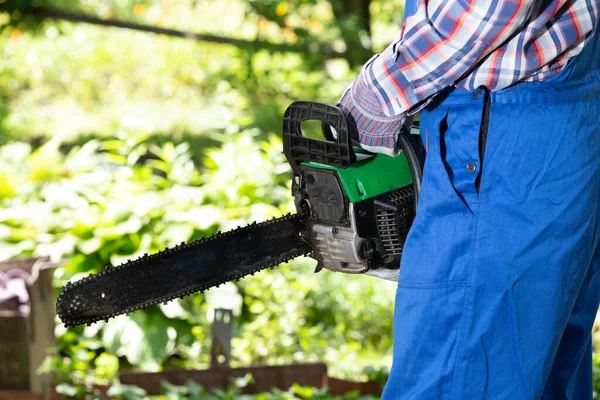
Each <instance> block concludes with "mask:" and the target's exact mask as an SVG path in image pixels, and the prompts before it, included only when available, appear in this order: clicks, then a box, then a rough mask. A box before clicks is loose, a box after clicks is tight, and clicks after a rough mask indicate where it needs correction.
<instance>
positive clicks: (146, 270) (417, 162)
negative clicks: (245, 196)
mask: <svg viewBox="0 0 600 400" xmlns="http://www.w3.org/2000/svg"><path fill="white" fill-rule="evenodd" d="M309 120H316V121H320V122H321V129H322V133H323V136H324V140H323V139H315V138H312V137H307V136H306V135H305V134H304V133H303V132H302V129H301V125H302V123H303V122H305V121H309ZM350 133H351V132H350V131H349V127H348V124H347V121H346V118H345V116H344V114H343V113H342V111H341V110H339V109H338V108H336V107H332V106H328V105H325V104H320V103H313V102H295V103H293V104H291V105H290V106H289V107H288V109H287V110H286V112H285V114H284V119H283V150H284V153H285V156H286V158H287V160H288V162H289V164H290V165H291V167H292V172H293V177H292V179H293V181H292V194H293V196H294V202H295V205H296V209H297V210H298V213H297V214H288V215H286V216H283V217H280V218H275V219H273V220H270V221H266V222H262V223H253V224H250V225H248V226H245V227H241V228H238V229H235V230H232V231H230V232H225V233H217V234H215V235H213V236H210V237H208V238H204V239H201V240H198V241H195V242H191V243H187V244H185V243H182V244H181V245H179V246H176V247H173V248H169V249H166V250H163V251H161V252H159V253H156V254H152V255H145V256H144V257H141V258H139V259H137V260H134V261H130V262H128V263H126V264H123V265H120V266H117V267H113V268H107V269H105V270H104V271H101V272H99V273H96V274H92V275H90V276H88V277H86V278H83V279H81V280H79V281H77V282H74V283H68V284H67V285H66V286H65V287H64V288H63V289H62V291H61V293H60V295H59V297H58V301H57V305H56V308H57V314H58V316H59V317H60V319H61V320H62V321H63V322H64V323H65V325H67V326H73V325H79V324H91V323H93V322H96V321H100V320H105V319H108V318H112V317H114V316H117V315H120V314H128V313H131V312H134V311H136V310H140V309H145V308H147V307H150V306H152V305H155V304H159V303H163V302H168V301H171V300H173V299H176V298H178V297H184V296H187V295H190V294H192V293H195V292H201V291H204V290H206V289H209V288H211V287H215V286H219V285H220V284H223V283H225V282H228V281H232V280H238V279H240V278H243V277H244V276H246V275H249V274H254V273H255V272H258V271H260V270H263V269H265V268H269V267H274V266H276V265H278V264H280V263H282V262H287V261H289V260H291V259H293V258H296V257H299V256H305V255H308V256H310V257H312V258H314V259H316V260H317V269H316V272H318V271H319V270H321V269H322V268H324V267H326V268H328V269H330V270H333V271H343V272H347V273H364V272H366V271H368V270H373V269H378V268H385V269H397V268H399V263H400V257H401V255H402V248H403V246H404V240H405V239H406V236H407V234H408V230H409V228H410V226H411V224H412V221H413V219H414V215H415V207H416V202H417V196H418V193H419V189H420V181H421V176H422V165H423V160H424V153H423V152H422V148H421V146H420V140H419V139H418V136H417V135H411V134H409V132H407V131H404V132H402V133H401V134H400V136H399V143H400V148H401V150H402V153H401V154H400V155H398V156H396V157H390V156H387V155H384V154H370V153H367V152H364V151H362V150H361V149H360V148H358V147H354V146H353V145H352V142H351V135H350Z"/></svg>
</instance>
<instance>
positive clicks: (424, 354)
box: [383, 282, 466, 400]
mask: <svg viewBox="0 0 600 400" xmlns="http://www.w3.org/2000/svg"><path fill="white" fill-rule="evenodd" d="M465 293H466V283H460V282H458V283H446V284H435V283H432V284H409V283H400V284H399V286H398V291H397V292H396V309H395V314H396V315H395V317H394V357H395V362H399V363H401V365H399V366H398V367H397V368H394V369H393V371H394V373H395V375H396V374H397V375H399V376H390V380H389V381H388V382H389V383H388V385H394V382H402V387H401V388H393V387H390V388H386V391H388V390H389V392H394V393H402V397H401V399H411V400H431V399H437V400H445V399H449V398H450V394H451V391H452V385H453V381H454V373H455V369H456V364H457V360H458V359H460V355H461V347H462V345H461V343H462V335H463V333H462V332H463V329H462V325H463V320H464V317H463V314H464V311H463V309H464V299H465ZM424 338H427V339H426V340H424ZM423 376H426V377H427V379H423ZM383 398H384V399H386V396H385V394H384V397H383ZM395 398H396V399H398V397H395Z"/></svg>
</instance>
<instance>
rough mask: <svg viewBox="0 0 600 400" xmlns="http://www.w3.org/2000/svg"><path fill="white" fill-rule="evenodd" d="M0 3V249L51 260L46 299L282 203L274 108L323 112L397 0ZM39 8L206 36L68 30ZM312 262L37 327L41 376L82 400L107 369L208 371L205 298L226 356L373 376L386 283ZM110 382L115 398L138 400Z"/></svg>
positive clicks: (176, 392)
mask: <svg viewBox="0 0 600 400" xmlns="http://www.w3.org/2000/svg"><path fill="white" fill-rule="evenodd" d="M0 8H1V9H2V11H1V12H0V26H1V32H0V52H1V53H2V61H1V62H0V204H1V206H0V258H1V260H2V261H5V260H11V259H20V258H28V257H43V256H47V257H49V258H50V259H51V260H52V261H54V262H60V263H61V266H60V267H58V268H57V269H56V270H55V272H54V287H55V288H56V289H55V295H56V294H57V293H58V289H59V288H60V287H61V286H62V285H64V284H65V283H66V282H67V281H69V280H77V279H79V278H80V277H82V276H85V275H86V274H88V273H90V272H95V271H99V270H101V269H102V268H104V267H106V266H111V265H117V264H119V263H121V262H123V261H126V260H128V259H133V258H136V257H138V256H139V255H141V254H144V253H153V252H156V251H159V250H161V249H163V248H164V247H167V246H172V245H174V244H177V243H180V242H181V241H188V240H193V239H197V238H200V237H202V236H207V235H210V234H212V233H214V232H216V231H218V230H228V229H230V228H233V227H236V226H238V225H244V224H246V223H249V222H251V221H262V220H265V219H267V218H271V217H276V216H280V215H281V214H282V213H285V212H288V211H292V210H293V201H292V197H291V193H290V190H291V189H290V177H291V173H290V168H289V166H288V165H287V163H286V161H285V158H284V156H283V153H282V143H281V136H280V135H281V121H282V115H283V112H284V110H285V108H286V107H287V106H288V105H289V104H290V103H291V102H293V101H295V100H314V101H320V102H325V103H330V104H334V103H335V102H336V100H337V99H338V98H339V96H340V95H341V93H342V92H343V90H344V89H345V88H346V87H347V86H348V85H349V84H350V82H351V81H352V79H353V77H354V76H355V75H356V74H357V72H358V70H359V68H360V65H361V64H362V63H363V62H365V61H366V60H367V59H368V58H369V57H370V56H371V55H372V53H373V52H374V51H378V50H379V51H380V50H382V49H383V48H384V47H385V46H386V44H387V43H388V42H390V41H391V40H392V39H393V37H394V36H395V35H396V34H397V31H398V29H399V27H400V25H401V20H402V13H403V1H400V0H398V1H384V0H372V1H366V0H360V1H358V0H356V1H341V0H340V1H338V0H301V1H274V0H273V1H269V0H266V1H244V0H136V1H134V0H38V1H21V0H0ZM56 10H60V11H61V12H64V13H66V15H67V17H69V16H72V15H86V16H92V17H93V18H97V19H99V20H106V21H113V22H114V21H127V22H129V23H134V24H138V25H143V26H151V27H156V28H164V29H172V30H177V31H184V32H192V33H200V34H208V35H213V36H217V37H219V38H225V39H226V40H224V42H225V43H218V42H215V41H201V40H194V38H179V37H174V36H172V35H167V34H157V33H148V32H142V31H139V30H135V29H120V28H115V27H107V26H99V25H94V24H89V23H83V22H76V21H69V20H65V18H56V15H55V14H56ZM53 12H54V13H55V14H52V13H53ZM62 16H63V17H64V15H62ZM227 39H239V40H237V41H236V40H233V41H229V42H228V40H227ZM314 267H315V262H314V261H313V260H310V259H297V260H295V261H293V262H291V263H289V264H286V265H282V266H281V267H279V268H275V269H274V270H269V271H264V272H262V273H260V274H256V275H254V276H252V277H249V278H247V279H244V280H242V281H240V282H239V283H228V284H226V285H224V286H221V287H219V288H217V289H213V290H210V291H208V292H206V293H204V294H197V295H194V296H191V297H188V298H186V299H184V300H177V301H173V302H171V303H168V304H166V305H160V306H156V307H152V308H150V309H148V310H146V311H143V312H136V313H133V314H131V316H130V317H126V316H123V317H119V318H114V319H111V320H109V321H108V322H100V323H96V324H94V325H92V326H89V327H83V326H78V327H74V328H69V329H67V328H65V327H64V325H63V324H62V323H60V321H59V320H58V319H57V320H56V326H55V334H56V342H57V346H56V347H55V348H52V349H49V351H50V353H49V354H50V355H51V356H50V357H49V358H47V360H46V362H45V363H44V364H43V366H42V371H46V372H52V373H53V374H54V378H55V379H56V383H57V384H59V386H58V390H59V392H61V393H62V394H64V395H66V396H79V397H81V398H84V397H85V396H88V398H91V397H89V396H93V393H94V389H93V388H94V385H97V384H100V385H106V384H115V383H116V382H117V381H118V373H119V372H120V371H121V372H122V371H126V370H137V371H163V370H167V369H173V368H185V369H204V368H208V366H209V363H210V343H211V333H210V324H211V320H212V316H213V310H214V309H215V308H218V307H225V308H231V309H233V310H234V317H235V331H234V335H233V340H232V349H231V356H232V360H231V366H232V367H236V366H248V365H254V364H267V365H283V364H295V363H307V362H317V361H322V362H325V363H326V364H327V366H328V373H329V375H331V376H334V377H339V378H346V379H350V380H355V381H365V380H368V379H375V380H379V381H380V382H385V377H386V373H387V370H388V369H389V367H390V364H391V344H392V336H391V330H392V312H393V299H394V294H395V285H394V284H393V283H388V282H384V281H381V280H378V279H374V278H370V277H352V276H346V275H341V274H332V273H330V272H328V271H324V272H321V273H319V274H313V270H314ZM1 362H2V361H1V360H0V363H1ZM114 387H115V388H116V389H114V390H113V392H112V393H113V395H115V396H117V397H118V396H121V397H124V398H141V397H143V394H142V393H141V392H140V391H139V390H135V388H133V389H132V388H126V389H123V388H122V387H119V386H118V385H115V386H114ZM196 389H197V388H196ZM194 390H195V389H194V387H191V388H189V387H188V388H178V389H172V390H171V391H170V392H169V391H168V390H167V392H168V394H169V396H171V397H169V398H178V397H173V396H181V397H185V393H186V392H187V393H188V394H189V393H192V392H194ZM232 390H233V392H235V390H236V389H235V388H234V389H232ZM297 390H300V389H297ZM307 390H308V389H307ZM119 393H121V394H120V395H119ZM123 393H124V394H123ZM194 393H195V392H194ZM198 393H200V392H198ZM307 393H308V394H307ZM307 393H305V394H304V396H305V397H317V396H323V397H322V398H327V397H326V396H327V395H326V394H325V391H321V392H314V393H313V392H307ZM226 394H227V393H226V392H224V393H221V395H222V396H225V395H226ZM229 395H231V393H230V394H229ZM271 395H272V396H274V397H269V398H295V397H293V396H294V395H293V394H291V392H290V393H287V394H282V393H280V394H271ZM206 396H208V394H206ZM285 396H288V397H285ZM198 398H204V397H202V396H200V397H198ZM223 398H225V397H223ZM232 398H236V396H233V397H232Z"/></svg>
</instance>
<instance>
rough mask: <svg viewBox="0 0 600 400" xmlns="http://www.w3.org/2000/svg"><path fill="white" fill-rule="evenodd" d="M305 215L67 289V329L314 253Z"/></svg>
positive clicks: (63, 314)
mask: <svg viewBox="0 0 600 400" xmlns="http://www.w3.org/2000/svg"><path fill="white" fill-rule="evenodd" d="M303 220H304V216H303V215H302V214H293V215H292V214H288V215H285V216H283V217H280V218H275V219H272V220H269V221H266V222H262V223H254V224H251V225H248V226H245V227H241V228H237V229H234V230H232V231H229V232H225V233H216V234H215V235H212V236H210V237H206V238H203V239H200V240H197V241H194V242H190V243H187V244H186V243H182V244H181V245H178V246H175V247H173V248H169V249H166V250H163V251H161V252H158V253H156V254H152V255H145V256H143V257H141V258H139V259H137V260H133V261H129V262H127V263H125V264H122V265H119V266H117V267H114V268H107V269H105V270H103V271H101V272H99V273H97V274H93V275H90V276H87V277H85V278H83V279H81V280H79V281H77V282H74V283H67V285H66V286H65V287H64V288H63V290H62V291H61V293H60V295H59V296H58V301H57V304H56V310H57V313H58V316H59V317H60V319H61V320H62V321H63V322H64V324H65V325H66V326H74V325H80V324H88V325H89V324H92V323H94V322H97V321H100V320H107V319H108V318H112V317H115V316H117V315H120V314H129V313H131V312H133V311H136V310H141V309H145V308H148V307H150V306H152V305H155V304H159V303H166V302H168V301H171V300H174V299H176V298H180V297H184V296H188V295H190V294H192V293H195V292H201V291H204V290H207V289H210V288H212V287H215V286H219V285H221V284H223V283H225V282H228V281H232V280H238V279H240V278H243V277H244V276H246V275H249V274H254V273H256V272H258V271H260V270H263V269H265V268H269V267H273V266H276V265H278V264H280V263H282V262H287V261H289V260H291V259H293V258H296V257H299V256H302V255H307V254H309V253H311V251H312V249H311V247H310V246H309V245H308V244H307V243H306V242H305V241H304V239H303V238H302V236H303V232H304V231H305V229H306V227H305V225H304V222H303Z"/></svg>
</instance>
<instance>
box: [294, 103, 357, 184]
mask: <svg viewBox="0 0 600 400" xmlns="http://www.w3.org/2000/svg"><path fill="white" fill-rule="evenodd" d="M310 120H315V121H320V122H321V130H322V132H323V137H324V140H319V139H313V138H309V137H306V136H304V134H303V133H302V129H301V128H300V124H301V123H302V122H304V121H310ZM331 128H334V129H335V131H336V133H337V137H334V135H333V134H332V132H331ZM283 152H284V154H285V156H286V158H287V160H288V162H289V163H290V165H291V167H292V169H293V170H294V173H296V174H299V173H300V163H302V162H314V163H319V164H325V165H329V166H332V167H338V168H346V167H348V166H350V165H352V164H353V163H354V162H355V161H356V154H355V153H354V148H353V147H352V141H351V140H350V132H349V131H348V123H347V122H346V117H345V116H344V113H342V111H341V110H340V109H339V108H337V107H334V106H330V105H327V104H323V103H316V102H312V101H296V102H294V103H292V104H290V106H289V107H288V108H287V110H285V113H284V115H283Z"/></svg>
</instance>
